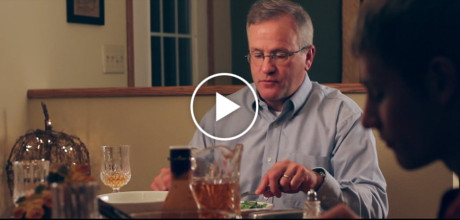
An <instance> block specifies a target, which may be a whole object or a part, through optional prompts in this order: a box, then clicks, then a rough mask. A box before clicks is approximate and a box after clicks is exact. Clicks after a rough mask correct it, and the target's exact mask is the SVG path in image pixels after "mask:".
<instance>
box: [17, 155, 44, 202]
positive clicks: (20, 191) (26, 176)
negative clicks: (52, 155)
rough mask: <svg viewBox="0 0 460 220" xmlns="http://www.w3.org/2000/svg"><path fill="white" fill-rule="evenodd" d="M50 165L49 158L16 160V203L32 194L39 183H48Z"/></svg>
mask: <svg viewBox="0 0 460 220" xmlns="http://www.w3.org/2000/svg"><path fill="white" fill-rule="evenodd" d="M49 166H50V161H49V160H21V161H14V163H13V173H14V189H13V202H14V203H15V204H16V201H17V200H18V199H19V198H20V197H22V196H27V195H29V194H32V193H33V192H34V191H35V187H36V186H37V185H38V184H44V185H46V184H47V181H46V178H47V177H48V173H49Z"/></svg>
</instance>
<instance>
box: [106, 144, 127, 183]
mask: <svg viewBox="0 0 460 220" xmlns="http://www.w3.org/2000/svg"><path fill="white" fill-rule="evenodd" d="M130 179H131V168H130V164H129V145H112V146H108V145H106V146H102V162H101V180H102V182H103V183H104V184H105V185H106V186H109V187H111V188H112V189H113V192H119V191H120V188H121V187H122V186H124V185H126V184H127V183H128V182H129V180H130Z"/></svg>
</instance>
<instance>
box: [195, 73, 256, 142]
mask: <svg viewBox="0 0 460 220" xmlns="http://www.w3.org/2000/svg"><path fill="white" fill-rule="evenodd" d="M222 76H226V77H234V78H237V79H238V80H240V81H242V82H243V83H244V84H246V86H247V87H248V88H249V90H250V91H251V93H252V95H253V99H251V100H253V101H256V100H257V94H256V91H255V90H254V88H253V87H252V86H251V84H249V83H248V82H247V81H246V80H244V79H243V78H242V77H240V76H238V75H235V74H232V73H216V74H214V75H211V76H208V77H207V78H206V79H204V80H203V81H201V82H200V84H198V86H197V87H196V88H195V91H193V94H192V100H191V102H190V112H191V114H192V119H193V122H194V123H195V125H196V127H197V128H198V129H199V130H200V131H201V132H202V133H203V134H204V135H206V136H208V137H209V138H212V139H216V140H220V141H230V140H233V139H236V138H239V137H241V136H243V135H244V134H246V133H247V132H248V131H249V130H250V129H251V127H252V126H253V125H254V122H255V121H256V119H257V114H258V112H259V105H258V104H256V105H252V104H250V105H248V103H247V98H243V99H241V98H235V100H232V98H229V97H225V96H223V95H221V94H220V93H219V92H218V91H216V92H215V97H216V98H215V100H216V102H215V106H214V108H212V109H211V111H213V112H210V114H211V115H214V116H215V117H214V118H213V119H214V121H213V123H215V124H217V125H218V124H221V125H223V126H225V125H224V124H225V123H228V122H229V121H232V122H230V124H232V125H234V124H237V126H235V127H238V128H228V129H226V130H227V131H229V130H231V132H230V133H231V135H232V136H230V137H227V136H225V135H223V134H221V136H223V137H219V136H218V135H219V134H215V133H216V132H215V131H206V129H203V128H202V127H201V126H200V124H199V123H198V122H197V120H196V118H195V113H194V102H195V96H196V94H197V92H198V90H199V89H200V88H201V86H202V85H203V84H204V83H205V82H207V81H208V80H210V79H212V78H215V77H222ZM230 96H232V95H230ZM243 100H246V103H245V102H244V101H243ZM248 106H249V107H250V108H251V109H252V106H254V107H255V111H249V110H248V109H250V108H249V107H248ZM208 113H209V112H208ZM248 114H251V115H248ZM242 118H248V119H249V118H252V120H247V121H244V120H241V119H242ZM234 120H237V121H234ZM249 122H250V123H249ZM245 123H246V124H245ZM242 126H244V127H242ZM235 130H236V132H238V133H236V134H235ZM211 133H212V134H214V135H212V134H211Z"/></svg>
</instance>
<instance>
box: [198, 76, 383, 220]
mask: <svg viewBox="0 0 460 220" xmlns="http://www.w3.org/2000/svg"><path fill="white" fill-rule="evenodd" d="M252 86H253V88H255V86H254V84H252ZM227 98H229V99H231V100H233V101H234V102H236V103H237V104H239V105H241V108H240V109H238V110H237V111H235V112H233V113H232V114H230V115H228V116H226V117H224V118H222V119H221V120H219V121H218V122H216V120H215V106H214V107H213V108H212V109H211V110H210V111H208V112H207V113H206V114H205V116H204V117H203V119H202V120H201V123H200V125H201V127H202V128H203V129H204V130H205V131H206V132H208V133H210V134H212V135H214V136H217V137H231V136H234V135H237V134H239V133H241V132H242V131H243V130H244V129H245V128H246V127H247V126H248V125H249V124H250V122H251V121H252V119H253V117H254V112H255V105H256V104H257V103H258V104H259V112H258V115H257V119H256V121H255V123H254V125H253V127H252V128H251V129H250V130H249V131H248V132H247V133H246V134H244V135H243V136H241V137H239V138H237V139H234V140H231V141H218V140H215V139H211V138H209V137H207V136H205V135H204V134H202V133H201V132H200V131H199V130H197V131H196V132H195V134H194V136H193V139H192V141H191V142H190V145H191V146H198V147H200V146H204V147H206V146H213V145H220V144H223V145H227V146H229V147H233V146H235V144H237V143H241V144H243V145H244V150H243V156H242V161H241V176H240V190H241V192H245V191H254V190H255V189H256V188H257V186H258V185H259V183H260V180H261V179H262V176H263V175H264V174H265V173H266V172H267V171H268V170H269V169H270V168H271V167H272V166H273V165H274V164H275V163H276V162H278V161H282V160H285V159H289V160H291V161H294V162H296V163H298V164H301V165H303V166H305V167H307V168H309V169H316V168H320V169H323V170H324V171H325V173H326V177H325V179H324V182H323V184H322V185H321V187H320V188H319V189H318V195H319V197H320V199H321V207H322V208H323V209H329V208H331V207H332V206H334V205H336V204H338V203H346V204H348V206H350V208H351V209H352V210H353V211H355V212H356V213H357V214H359V215H360V216H361V217H363V218H385V217H386V216H387V213H388V200H387V195H386V182H385V179H384V177H383V175H382V172H381V171H380V168H379V165H378V159H377V153H376V145H375V138H374V136H373V134H372V132H371V130H370V129H365V128H364V127H363V126H362V125H361V123H360V119H361V115H362V110H361V108H360V107H359V106H358V105H357V104H356V103H355V102H354V101H353V100H352V99H351V98H349V97H347V96H345V95H344V94H342V93H341V92H340V91H339V90H337V89H334V88H329V87H326V86H324V85H320V84H318V83H316V82H312V81H310V79H309V78H308V75H306V77H305V80H304V82H303V83H302V85H301V86H300V87H299V89H298V90H297V91H296V92H295V93H294V94H293V95H292V96H291V97H290V98H289V99H288V100H287V101H285V103H284V105H283V109H282V112H281V114H279V115H278V116H277V114H275V113H274V112H272V111H271V110H270V109H268V106H267V104H266V103H265V102H264V101H262V100H261V99H260V98H258V100H257V103H256V102H255V101H254V98H253V95H252V93H251V91H250V90H249V88H247V87H245V88H243V89H241V90H239V91H237V92H235V93H234V94H231V95H229V96H227ZM246 199H247V200H259V201H265V200H264V198H263V196H258V197H257V196H253V197H247V198H246ZM305 199H306V194H305V193H304V192H299V193H294V194H288V193H283V194H282V196H281V197H280V198H276V197H272V198H270V199H269V200H268V201H269V202H272V203H273V204H274V207H275V208H276V209H292V208H294V209H301V208H302V207H303V202H304V201H305Z"/></svg>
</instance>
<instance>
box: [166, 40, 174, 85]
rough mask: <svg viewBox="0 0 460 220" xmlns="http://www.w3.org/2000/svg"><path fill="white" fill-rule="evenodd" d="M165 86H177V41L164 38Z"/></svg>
mask: <svg viewBox="0 0 460 220" xmlns="http://www.w3.org/2000/svg"><path fill="white" fill-rule="evenodd" d="M164 48H165V53H164V57H165V86H176V40H175V38H172V37H165V38H164Z"/></svg>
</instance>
